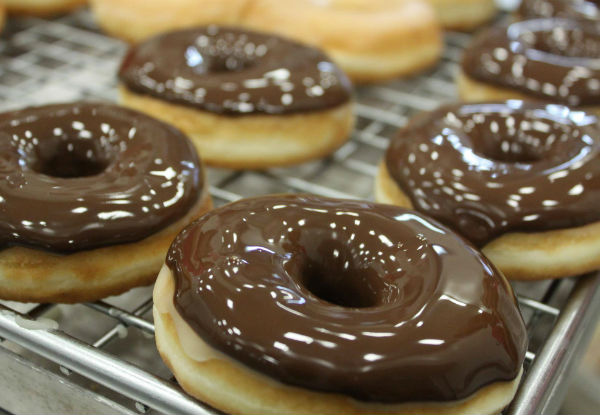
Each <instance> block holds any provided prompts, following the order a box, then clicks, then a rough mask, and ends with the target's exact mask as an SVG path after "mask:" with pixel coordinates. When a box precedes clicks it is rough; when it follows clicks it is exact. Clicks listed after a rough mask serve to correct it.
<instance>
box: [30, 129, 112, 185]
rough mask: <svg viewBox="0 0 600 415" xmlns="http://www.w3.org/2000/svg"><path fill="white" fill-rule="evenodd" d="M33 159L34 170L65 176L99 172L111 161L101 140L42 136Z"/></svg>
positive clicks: (81, 175) (47, 174)
mask: <svg viewBox="0 0 600 415" xmlns="http://www.w3.org/2000/svg"><path fill="white" fill-rule="evenodd" d="M36 147H37V148H36V151H35V154H33V155H32V156H33V157H31V159H30V163H29V166H30V168H31V169H32V170H34V171H36V172H38V173H40V174H44V175H46V176H51V177H59V178H64V179H71V178H78V177H88V176H95V175H98V174H100V173H102V172H103V171H104V170H106V168H107V167H108V165H109V164H110V157H109V154H108V151H106V150H105V149H104V148H102V147H101V146H100V145H99V143H98V141H97V140H80V139H76V140H69V139H67V140H56V139H50V140H41V142H40V143H39V145H38V146H36Z"/></svg>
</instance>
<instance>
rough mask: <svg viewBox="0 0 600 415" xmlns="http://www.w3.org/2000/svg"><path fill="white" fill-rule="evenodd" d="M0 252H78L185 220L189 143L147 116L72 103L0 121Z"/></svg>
mask: <svg viewBox="0 0 600 415" xmlns="http://www.w3.org/2000/svg"><path fill="white" fill-rule="evenodd" d="M0 176H2V180H0V247H2V246H4V247H6V246H12V245H26V246H31V247H35V248H43V249H48V250H50V251H55V252H74V251H80V250H85V249H91V248H96V247H99V246H104V245H113V244H119V243H124V242H132V241H137V240H140V239H142V238H145V237H147V236H149V235H151V234H153V233H155V232H157V231H159V230H161V229H162V228H164V227H166V226H168V225H169V224H171V223H172V222H174V221H176V220H178V219H180V218H182V217H183V216H185V215H186V214H187V213H188V211H189V209H190V208H191V207H192V206H193V205H194V204H195V203H196V201H197V200H198V198H199V197H200V194H201V189H202V185H203V175H202V170H201V168H200V161H199V159H198V156H197V154H196V152H195V151H194V148H193V146H192V144H191V143H190V142H189V140H188V139H187V138H186V137H185V136H184V135H183V134H182V133H180V132H179V131H177V130H175V129H174V128H172V127H170V126H168V125H167V124H164V123H162V122H160V121H157V120H155V119H152V118H150V117H148V116H146V115H143V114H140V113H138V112H135V111H131V110H127V109H125V108H121V107H117V106H114V105H108V104H91V103H74V104H60V105H49V106H44V107H35V108H28V109H24V110H21V111H15V112H9V113H5V114H1V115H0Z"/></svg>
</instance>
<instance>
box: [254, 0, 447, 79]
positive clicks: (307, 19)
mask: <svg viewBox="0 0 600 415" xmlns="http://www.w3.org/2000/svg"><path fill="white" fill-rule="evenodd" d="M243 24H244V25H246V26H249V27H251V28H254V29H259V30H265V31H269V32H274V33H279V34H281V35H284V36H289V37H291V38H293V39H298V40H300V41H302V42H305V43H308V44H311V45H314V46H317V47H319V48H321V49H323V50H324V51H326V52H327V53H328V54H329V55H330V56H331V57H332V58H333V60H334V61H335V62H336V63H337V64H338V65H340V67H341V68H342V69H343V70H344V72H346V73H347V74H348V76H349V77H350V78H351V79H352V80H353V81H355V82H378V81H382V80H386V79H391V78H397V77H400V76H407V75H411V74H414V73H415V72H418V71H420V70H423V69H425V68H427V67H429V66H432V65H433V64H435V62H437V60H438V58H439V57H440V55H441V52H442V35H441V30H440V27H439V24H438V22H437V17H436V15H435V11H434V10H433V7H432V6H431V5H430V4H429V3H428V2H427V1H422V0H391V1H390V0H325V1H320V0H291V1H281V0H256V1H254V2H253V6H252V7H250V8H248V11H247V13H246V16H245V20H244V22H243Z"/></svg>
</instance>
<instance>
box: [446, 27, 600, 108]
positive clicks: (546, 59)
mask: <svg viewBox="0 0 600 415" xmlns="http://www.w3.org/2000/svg"><path fill="white" fill-rule="evenodd" d="M598 53H600V23H597V22H591V21H577V20H569V19H533V20H526V21H522V22H516V23H511V24H509V25H501V26H497V27H493V28H490V29H488V30H486V31H484V32H482V33H481V34H479V35H478V36H477V37H476V38H475V40H474V41H473V42H472V43H471V45H469V46H468V47H467V49H466V50H465V52H464V55H463V60H462V65H461V71H460V73H459V75H458V78H457V84H458V90H459V95H460V97H461V99H462V100H464V101H467V102H484V101H499V100H506V99H532V98H537V99H543V100H546V101H550V102H557V103H561V104H564V105H568V106H577V107H581V108H582V109H584V110H586V111H591V112H595V113H598V112H599V111H600V69H598V68H600V59H599V58H598Z"/></svg>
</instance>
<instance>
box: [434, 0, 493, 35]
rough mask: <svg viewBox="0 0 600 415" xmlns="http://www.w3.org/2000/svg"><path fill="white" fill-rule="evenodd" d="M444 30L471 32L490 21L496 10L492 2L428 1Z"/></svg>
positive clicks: (483, 0) (487, 0) (481, 0)
mask: <svg viewBox="0 0 600 415" xmlns="http://www.w3.org/2000/svg"><path fill="white" fill-rule="evenodd" d="M428 1H429V2H430V3H431V4H432V5H433V7H434V8H435V11H436V13H437V15H438V17H439V19H440V22H441V23H442V26H444V28H446V29H455V30H473V29H475V28H477V27H479V26H481V25H482V24H484V23H485V22H487V21H489V20H491V19H492V18H493V17H494V16H495V15H496V13H497V12H498V9H497V8H496V3H495V2H494V0H428Z"/></svg>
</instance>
